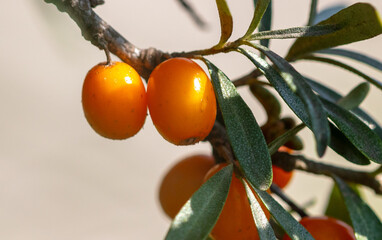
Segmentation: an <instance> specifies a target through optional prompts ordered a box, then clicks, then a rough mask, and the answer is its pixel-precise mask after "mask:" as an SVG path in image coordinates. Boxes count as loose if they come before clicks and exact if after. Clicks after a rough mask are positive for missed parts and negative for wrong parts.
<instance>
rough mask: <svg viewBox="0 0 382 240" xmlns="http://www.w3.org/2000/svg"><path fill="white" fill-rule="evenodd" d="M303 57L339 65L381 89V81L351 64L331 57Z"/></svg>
mask: <svg viewBox="0 0 382 240" xmlns="http://www.w3.org/2000/svg"><path fill="white" fill-rule="evenodd" d="M303 59H305V60H313V61H319V62H324V63H329V64H332V65H335V66H337V67H341V68H343V69H346V70H348V71H350V72H352V73H354V74H356V75H358V76H360V77H362V78H363V79H365V80H366V81H368V82H370V83H371V84H373V85H374V86H376V87H377V88H379V89H381V90H382V82H380V81H378V80H377V79H375V78H372V77H370V76H368V75H366V74H365V73H363V72H361V71H359V70H358V69H356V68H353V67H351V66H349V65H347V64H345V63H343V62H340V61H337V60H334V59H331V58H325V57H317V56H305V57H303Z"/></svg>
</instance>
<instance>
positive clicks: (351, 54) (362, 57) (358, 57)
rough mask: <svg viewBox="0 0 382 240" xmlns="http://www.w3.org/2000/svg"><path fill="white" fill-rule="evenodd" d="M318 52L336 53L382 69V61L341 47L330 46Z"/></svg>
mask: <svg viewBox="0 0 382 240" xmlns="http://www.w3.org/2000/svg"><path fill="white" fill-rule="evenodd" d="M317 53H324V54H330V55H336V56H341V57H347V58H350V59H353V60H356V61H359V62H362V63H364V64H367V65H369V66H370V67H373V68H376V69H378V70H380V71H382V62H381V61H379V60H377V59H375V58H371V57H369V56H366V55H364V54H362V53H358V52H354V51H350V50H346V49H339V48H329V49H323V50H320V51H318V52H317Z"/></svg>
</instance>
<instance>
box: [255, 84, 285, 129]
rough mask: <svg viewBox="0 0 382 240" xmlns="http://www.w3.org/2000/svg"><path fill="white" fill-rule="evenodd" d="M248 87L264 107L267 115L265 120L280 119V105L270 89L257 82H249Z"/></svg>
mask: <svg viewBox="0 0 382 240" xmlns="http://www.w3.org/2000/svg"><path fill="white" fill-rule="evenodd" d="M249 89H250V90H251V92H252V94H253V95H254V96H255V97H256V98H257V100H259V102H260V103H261V105H262V106H263V107H264V110H265V112H266V113H267V116H268V121H267V122H272V121H275V120H278V119H280V114H281V105H280V103H279V101H278V99H277V98H276V97H275V96H274V95H273V94H272V93H271V92H270V91H268V90H267V89H266V88H265V87H263V86H261V85H259V84H251V86H250V87H249Z"/></svg>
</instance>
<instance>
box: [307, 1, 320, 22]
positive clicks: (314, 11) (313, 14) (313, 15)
mask: <svg viewBox="0 0 382 240" xmlns="http://www.w3.org/2000/svg"><path fill="white" fill-rule="evenodd" d="M317 1H318V0H311V3H310V12H309V19H308V24H307V25H308V26H311V25H313V24H314V20H315V19H316V14H317Z"/></svg>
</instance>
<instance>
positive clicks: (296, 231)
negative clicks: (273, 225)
mask: <svg viewBox="0 0 382 240" xmlns="http://www.w3.org/2000/svg"><path fill="white" fill-rule="evenodd" d="M254 190H255V191H256V193H257V195H258V196H259V198H260V199H261V201H262V202H263V203H264V205H265V207H266V208H267V209H268V210H269V212H270V213H271V215H272V216H273V218H274V219H275V220H276V221H277V223H278V224H279V225H280V226H281V227H282V228H283V229H284V231H285V232H286V233H287V234H288V235H289V237H290V238H292V239H295V240H297V239H300V240H302V239H304V240H314V238H313V237H312V236H311V235H310V234H309V232H308V231H307V230H306V229H305V228H304V227H303V226H302V225H301V224H300V223H299V222H297V221H296V219H294V218H293V217H292V215H290V213H288V212H287V211H286V210H285V209H284V208H283V207H282V206H281V205H280V204H279V203H278V202H277V201H276V200H274V199H273V198H272V197H271V196H270V195H269V194H268V193H267V192H264V191H260V190H257V189H254Z"/></svg>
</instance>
